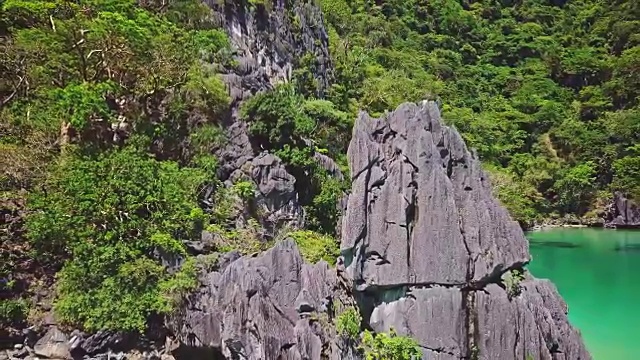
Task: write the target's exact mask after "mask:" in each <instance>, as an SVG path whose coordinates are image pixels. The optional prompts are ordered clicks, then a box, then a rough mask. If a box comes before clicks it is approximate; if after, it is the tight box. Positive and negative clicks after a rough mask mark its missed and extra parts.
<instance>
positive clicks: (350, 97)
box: [322, 0, 640, 226]
mask: <svg viewBox="0 0 640 360" xmlns="http://www.w3.org/2000/svg"><path fill="white" fill-rule="evenodd" d="M322 7H323V10H324V14H325V17H326V22H327V23H328V27H329V29H328V31H329V36H330V42H331V53H332V56H333V59H334V66H335V68H336V79H335V82H334V86H333V88H332V89H331V90H332V91H331V93H330V99H331V100H332V101H333V102H334V103H335V104H336V105H337V106H338V107H339V108H340V109H342V110H345V111H351V112H354V111H356V110H357V109H360V108H363V109H366V110H368V111H370V112H372V113H374V114H381V113H383V112H384V111H386V110H389V109H393V108H394V107H396V106H397V105H398V104H400V103H401V102H404V101H419V100H421V99H424V98H432V99H437V100H439V101H440V103H441V104H442V106H441V108H442V111H443V117H444V119H445V121H447V122H448V123H450V124H453V125H455V126H456V127H457V128H458V129H459V130H460V131H461V132H462V134H463V137H464V138H465V139H466V141H467V143H468V145H469V146H470V147H473V148H475V149H477V152H478V155H479V156H480V158H481V159H482V161H483V162H484V164H485V167H486V168H487V170H488V171H489V172H490V173H491V175H492V180H493V183H494V187H495V190H496V194H497V195H498V196H499V198H500V199H501V200H502V202H503V203H504V204H505V205H506V206H507V207H508V208H509V210H510V212H511V214H512V216H514V217H515V218H516V219H517V220H519V221H520V222H521V223H522V224H523V225H525V226H526V225H530V224H531V223H533V222H535V221H540V220H543V219H545V218H549V217H552V216H559V215H560V216H561V215H564V214H573V215H577V216H584V215H587V216H594V215H595V213H596V211H598V210H601V208H602V206H603V204H604V203H605V202H606V200H607V199H609V198H610V197H611V193H612V191H616V190H619V191H622V192H623V193H626V194H627V195H628V196H631V197H635V198H636V199H640V142H639V141H640V104H639V102H640V97H639V96H640V87H639V85H640V71H639V70H640V2H637V1H629V0H614V1H608V0H428V1H416V0H408V1H405V0H402V1H400V0H390V1H375V2H374V1H367V0H323V1H322Z"/></svg>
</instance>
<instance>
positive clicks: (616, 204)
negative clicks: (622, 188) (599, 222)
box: [605, 192, 640, 228]
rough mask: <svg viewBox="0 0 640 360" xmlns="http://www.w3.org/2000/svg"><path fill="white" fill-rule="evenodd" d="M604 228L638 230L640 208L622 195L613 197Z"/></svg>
mask: <svg viewBox="0 0 640 360" xmlns="http://www.w3.org/2000/svg"><path fill="white" fill-rule="evenodd" d="M605 226H606V227H609V228H640V206H639V205H638V204H637V203H636V202H635V201H633V200H631V199H628V198H626V197H625V196H624V195H623V194H622V193H620V192H616V193H615V194H614V195H613V202H612V204H611V206H610V208H609V211H608V214H607V220H606V222H605Z"/></svg>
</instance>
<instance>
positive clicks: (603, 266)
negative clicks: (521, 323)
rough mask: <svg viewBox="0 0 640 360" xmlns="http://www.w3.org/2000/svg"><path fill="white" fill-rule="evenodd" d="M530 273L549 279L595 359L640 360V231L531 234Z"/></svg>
mask: <svg viewBox="0 0 640 360" xmlns="http://www.w3.org/2000/svg"><path fill="white" fill-rule="evenodd" d="M527 237H528V238H529V243H530V250H531V255H532V257H533V260H532V261H531V264H530V265H529V270H530V271H531V273H533V275H535V276H536V277H539V278H547V279H551V280H552V281H553V282H554V283H555V284H556V286H557V287H558V290H559V292H560V294H561V295H562V297H563V298H564V300H565V301H566V302H567V304H568V305H569V320H570V321H571V323H572V324H573V325H574V326H575V327H577V328H578V329H580V332H581V333H582V336H583V338H584V340H585V342H586V344H587V348H588V349H589V351H590V352H591V354H592V356H593V358H594V359H595V360H638V359H640V231H623V230H603V229H551V230H544V231H539V232H532V233H529V234H527Z"/></svg>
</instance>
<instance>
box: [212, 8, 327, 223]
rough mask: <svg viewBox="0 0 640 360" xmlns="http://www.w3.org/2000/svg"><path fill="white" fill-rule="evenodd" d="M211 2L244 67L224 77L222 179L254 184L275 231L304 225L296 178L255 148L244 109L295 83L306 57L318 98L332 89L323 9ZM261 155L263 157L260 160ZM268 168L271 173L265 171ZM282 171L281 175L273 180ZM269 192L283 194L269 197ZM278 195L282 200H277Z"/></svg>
mask: <svg viewBox="0 0 640 360" xmlns="http://www.w3.org/2000/svg"><path fill="white" fill-rule="evenodd" d="M205 3H207V4H208V5H209V6H210V7H211V8H212V9H213V11H214V18H215V20H216V22H217V24H218V25H220V26H221V28H222V29H224V30H225V31H226V32H227V34H228V35H229V38H230V41H231V44H232V47H233V50H234V59H235V60H236V62H237V64H238V66H235V67H233V68H229V69H224V70H223V71H224V74H223V75H222V79H223V81H224V83H225V84H226V86H227V91H228V93H229V96H230V97H231V107H230V109H229V112H228V114H227V117H226V118H225V119H223V125H224V126H223V127H224V131H225V136H226V142H225V144H224V145H223V146H222V147H220V148H219V149H217V150H216V156H217V158H218V159H219V161H220V164H219V165H220V166H219V174H218V175H219V177H220V178H221V179H222V180H223V181H227V180H229V181H231V182H234V181H236V180H239V179H248V180H252V181H254V182H255V183H256V184H257V185H258V186H259V187H260V194H258V197H259V199H258V200H259V202H261V204H259V206H262V207H265V208H266V210H267V213H266V215H265V218H264V219H262V220H263V221H262V223H263V225H265V226H266V227H268V228H275V227H278V226H279V225H281V224H283V223H287V224H289V225H292V226H300V225H301V224H302V219H303V216H302V207H301V206H300V205H299V204H298V202H297V198H296V197H295V196H292V195H291V191H288V188H290V187H292V186H293V184H295V178H293V176H291V175H289V174H286V170H285V169H284V166H282V165H280V162H279V160H278V159H277V158H275V159H274V156H273V155H269V158H265V157H264V154H262V149H260V148H259V147H257V146H256V145H254V144H252V142H251V137H250V134H249V131H248V124H247V123H246V122H244V121H243V120H242V119H240V116H239V109H240V106H241V104H242V102H243V101H244V100H246V99H248V98H249V97H251V96H253V95H255V94H256V93H259V92H263V91H267V90H270V89H273V87H274V86H275V85H276V84H278V83H283V82H290V81H291V80H292V77H293V72H294V70H295V69H296V68H298V67H299V66H300V64H298V62H299V61H300V60H301V59H303V58H307V59H311V65H310V67H309V69H310V70H311V73H312V75H313V77H314V80H315V83H316V84H317V89H316V92H317V94H316V95H317V96H318V97H322V96H323V94H324V92H325V90H326V89H327V88H328V84H329V78H330V73H331V64H330V56H329V46H328V36H327V32H326V30H325V27H324V23H323V15H322V11H321V10H320V8H319V7H318V6H317V5H316V4H314V3H313V2H307V1H298V0H295V1H284V0H268V1H264V2H256V3H254V4H252V3H251V2H249V1H224V0H206V1H205ZM305 65H309V64H305ZM259 154H260V159H255V158H256V157H257V156H259ZM321 160H326V159H319V161H321ZM268 162H270V163H268ZM265 166H270V167H271V170H270V171H267V172H265V171H264V170H265V169H264V168H265ZM256 167H258V169H256ZM276 172H277V174H279V175H278V176H273V175H274V174H276ZM280 175H282V176H280ZM265 181H268V182H269V183H265ZM265 188H269V189H278V190H277V191H276V192H274V191H271V190H269V191H267V193H266V194H265V191H264V189H265ZM285 190H286V191H285ZM278 194H282V197H279V198H277V197H276V196H277V195H278Z"/></svg>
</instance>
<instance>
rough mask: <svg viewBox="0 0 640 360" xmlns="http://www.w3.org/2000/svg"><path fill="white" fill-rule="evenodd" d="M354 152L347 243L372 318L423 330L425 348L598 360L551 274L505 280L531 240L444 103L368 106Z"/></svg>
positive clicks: (440, 352)
mask: <svg viewBox="0 0 640 360" xmlns="http://www.w3.org/2000/svg"><path fill="white" fill-rule="evenodd" d="M348 157H349V163H350V166H351V174H352V176H353V178H352V193H351V194H350V195H349V199H348V205H347V210H346V214H345V215H344V218H343V219H344V220H343V228H342V249H343V253H344V254H348V256H346V258H345V264H346V265H347V272H348V273H349V274H350V275H351V276H352V277H353V280H354V282H355V284H356V289H357V290H358V291H360V295H359V296H357V298H359V299H360V304H361V308H362V310H363V313H364V314H363V315H364V319H365V321H366V322H368V325H369V326H370V327H371V328H373V329H374V330H376V331H388V330H390V329H391V328H394V329H396V330H397V331H398V332H399V333H401V334H407V335H411V336H413V337H414V338H416V340H417V341H418V342H419V344H420V346H421V347H422V349H423V351H424V355H425V358H438V359H460V358H477V359H487V360H488V359H492V360H494V359H497V360H500V359H505V360H506V359H519V358H525V357H526V356H528V355H531V356H533V357H534V358H535V359H590V356H589V354H588V352H587V351H586V349H585V347H584V344H583V342H582V339H581V337H580V335H579V333H578V332H577V331H575V329H573V328H572V327H571V326H570V325H569V323H568V321H567V317H566V313H567V308H566V304H565V303H564V302H563V301H562V299H561V297H560V296H559V294H558V293H557V291H556V290H555V287H554V286H553V285H552V284H551V283H549V282H547V281H542V280H535V279H532V278H530V279H528V280H525V281H524V282H522V283H521V284H515V285H512V286H514V287H516V288H517V292H516V289H511V288H509V289H507V288H506V287H505V285H504V284H503V280H502V277H503V276H506V274H505V273H506V271H508V270H511V269H518V268H520V267H522V266H523V265H524V264H526V263H527V262H528V261H529V258H530V257H529V252H528V248H527V241H526V239H525V238H524V235H523V233H522V231H521V229H520V228H519V226H518V224H517V223H515V222H514V221H512V220H511V218H510V216H509V214H508V213H507V212H506V210H505V209H504V208H503V207H502V206H501V205H500V204H499V203H498V202H497V201H496V200H495V199H494V198H493V196H492V195H491V185H490V183H489V179H488V177H487V175H486V174H485V173H484V172H483V171H482V169H481V165H480V162H479V161H478V160H477V158H476V156H475V155H474V154H472V153H471V152H470V151H468V150H467V148H466V145H465V144H464V141H463V140H462V138H461V137H460V135H459V134H458V132H457V131H456V130H455V129H453V128H450V127H447V126H444V125H443V124H442V121H441V119H440V114H439V111H438V109H437V107H436V105H435V103H433V102H423V103H421V104H419V105H416V104H403V105H401V106H400V107H399V108H398V109H397V110H396V111H394V112H392V113H390V114H387V115H386V116H384V117H382V118H379V119H372V118H370V117H369V116H368V115H367V114H364V113H362V114H360V116H359V118H358V120H357V121H356V124H355V127H354V130H353V138H352V140H351V144H350V146H349V152H348Z"/></svg>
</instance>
